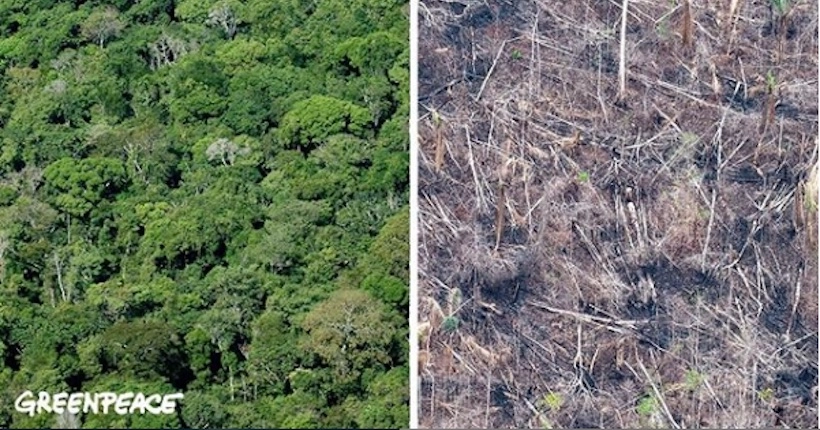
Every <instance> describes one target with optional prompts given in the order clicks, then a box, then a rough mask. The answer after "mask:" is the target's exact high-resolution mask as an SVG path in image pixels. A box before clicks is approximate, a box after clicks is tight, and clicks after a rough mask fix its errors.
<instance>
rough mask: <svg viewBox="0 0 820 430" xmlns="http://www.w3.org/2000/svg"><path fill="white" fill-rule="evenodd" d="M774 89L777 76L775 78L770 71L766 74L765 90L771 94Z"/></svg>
mask: <svg viewBox="0 0 820 430" xmlns="http://www.w3.org/2000/svg"><path fill="white" fill-rule="evenodd" d="M776 87H777V76H775V75H774V73H772V71H771V70H769V71H768V72H767V73H766V89H767V90H768V91H769V93H773V92H774V89H775V88H776Z"/></svg>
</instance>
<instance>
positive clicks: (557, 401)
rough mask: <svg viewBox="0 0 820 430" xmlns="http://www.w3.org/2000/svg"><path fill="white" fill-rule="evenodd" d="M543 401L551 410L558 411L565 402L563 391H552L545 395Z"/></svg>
mask: <svg viewBox="0 0 820 430" xmlns="http://www.w3.org/2000/svg"><path fill="white" fill-rule="evenodd" d="M542 403H543V404H544V406H546V407H547V408H548V409H549V410H550V411H552V412H557V411H558V410H559V409H561V406H563V404H564V396H562V395H561V393H556V392H554V391H550V392H549V393H547V394H545V395H544V399H543V400H542Z"/></svg>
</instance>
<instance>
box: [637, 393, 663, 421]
mask: <svg viewBox="0 0 820 430" xmlns="http://www.w3.org/2000/svg"><path fill="white" fill-rule="evenodd" d="M657 410H658V401H657V399H655V397H654V396H652V395H647V396H644V397H642V398H641V400H639V401H638V406H637V407H636V408H635V411H636V412H638V415H640V416H642V417H649V416H652V414H654V413H655V412H657Z"/></svg>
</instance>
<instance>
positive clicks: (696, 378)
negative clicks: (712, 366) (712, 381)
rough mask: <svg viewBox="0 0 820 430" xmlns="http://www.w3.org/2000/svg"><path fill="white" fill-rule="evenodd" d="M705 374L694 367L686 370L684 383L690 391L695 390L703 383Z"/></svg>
mask: <svg viewBox="0 0 820 430" xmlns="http://www.w3.org/2000/svg"><path fill="white" fill-rule="evenodd" d="M703 379H704V378H703V374H702V373H700V372H698V371H697V370H694V369H689V370H688V371H686V375H685V376H684V384H685V386H686V389H687V390H689V391H695V390H696V389H697V388H698V387H700V385H701V384H703Z"/></svg>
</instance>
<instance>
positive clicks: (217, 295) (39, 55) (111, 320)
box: [0, 0, 409, 428]
mask: <svg viewBox="0 0 820 430" xmlns="http://www.w3.org/2000/svg"><path fill="white" fill-rule="evenodd" d="M408 13H409V8H408V5H407V1H406V0H350V1H341V0H273V1H271V0H247V1H238V0H219V1H213V0H178V1H175V0H141V1H136V0H113V1H82V0H74V1H67V0H34V1H28V0H27V1H23V0H0V69H2V75H0V399H2V400H0V427H4V428H31V427H39V428H49V427H51V428H117V427H118V428H129V427H132V428H133V427H137V428H225V427H233V428H242V427H254V428H264V427H274V428H317V427H336V428H341V427H344V428H363V427H370V428H373V427H379V428H394V427H403V426H406V425H407V422H408V409H409V408H408V402H409V391H408V387H407V380H408V368H407V366H408V348H409V347H408V342H407V339H408V328H407V326H408V325H407V320H408V277H409V274H408V261H409V248H408V236H409V235H408V224H409V210H408V205H407V201H408V196H409V194H408V193H409V190H408V187H409V178H408V164H409V157H408V151H409V134H408V116H409V43H408V40H409V36H408V28H409V25H408V18H407V17H408ZM28 390H30V391H33V392H34V393H37V392H39V391H45V392H48V393H60V392H69V393H71V392H91V393H95V392H116V393H125V392H134V393H145V395H150V394H155V393H156V394H170V393H175V392H182V393H184V395H185V397H184V399H183V400H182V401H181V402H180V407H179V408H178V409H177V413H176V414H170V415H150V414H135V415H117V414H107V415H103V414H79V415H70V414H65V413H64V414H62V415H56V414H37V415H34V416H29V415H26V414H22V413H20V412H17V411H15V409H14V399H16V398H17V397H18V396H19V395H20V394H21V393H23V392H25V391H28Z"/></svg>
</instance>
